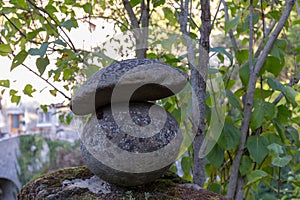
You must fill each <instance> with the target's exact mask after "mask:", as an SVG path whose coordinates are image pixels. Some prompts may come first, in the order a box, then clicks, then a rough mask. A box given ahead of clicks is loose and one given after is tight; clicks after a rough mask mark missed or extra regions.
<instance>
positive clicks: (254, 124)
mask: <svg viewBox="0 0 300 200" xmlns="http://www.w3.org/2000/svg"><path fill="white" fill-rule="evenodd" d="M263 105H264V104H263V101H262V100H256V101H254V106H253V108H254V110H253V112H252V115H251V122H250V127H251V129H252V131H254V130H256V129H257V128H259V127H261V126H262V124H263V122H264V106H263Z"/></svg>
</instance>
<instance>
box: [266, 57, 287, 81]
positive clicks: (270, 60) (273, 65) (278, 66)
mask: <svg viewBox="0 0 300 200" xmlns="http://www.w3.org/2000/svg"><path fill="white" fill-rule="evenodd" d="M283 66H284V65H283V64H282V63H281V62H280V59H278V58H276V57H274V56H268V57H267V60H266V62H265V64H264V66H263V68H264V69H265V70H267V71H268V72H271V73H272V74H274V76H275V77H277V76H278V75H279V74H280V72H281V70H282V68H283Z"/></svg>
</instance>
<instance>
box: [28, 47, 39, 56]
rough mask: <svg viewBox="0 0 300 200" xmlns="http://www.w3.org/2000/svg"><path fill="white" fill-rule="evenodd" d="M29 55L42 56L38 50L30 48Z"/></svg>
mask: <svg viewBox="0 0 300 200" xmlns="http://www.w3.org/2000/svg"><path fill="white" fill-rule="evenodd" d="M28 53H29V55H32V56H38V55H40V50H39V49H37V48H30V49H29V50H28Z"/></svg>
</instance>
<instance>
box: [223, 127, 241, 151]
mask: <svg viewBox="0 0 300 200" xmlns="http://www.w3.org/2000/svg"><path fill="white" fill-rule="evenodd" d="M240 137H241V131H240V130H239V129H238V128H236V127H235V126H233V125H232V124H228V123H225V124H224V128H223V131H222V133H221V135H220V137H219V140H218V145H219V146H220V147H221V148H222V149H224V150H231V149H234V148H235V147H236V146H237V145H238V144H239V143H240Z"/></svg>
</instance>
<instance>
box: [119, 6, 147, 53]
mask: <svg viewBox="0 0 300 200" xmlns="http://www.w3.org/2000/svg"><path fill="white" fill-rule="evenodd" d="M123 5H124V8H125V10H126V11H127V14H128V16H129V19H130V24H131V29H132V31H133V34H134V38H135V41H136V44H135V47H136V48H135V53H136V57H137V58H146V55H147V49H148V48H147V46H148V37H149V34H148V27H149V18H150V15H149V12H150V8H149V7H150V0H147V2H145V0H142V1H141V17H140V21H139V20H138V19H137V17H136V15H135V14H134V12H133V9H132V7H131V5H130V2H129V1H128V0H123ZM140 22H141V25H140Z"/></svg>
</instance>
